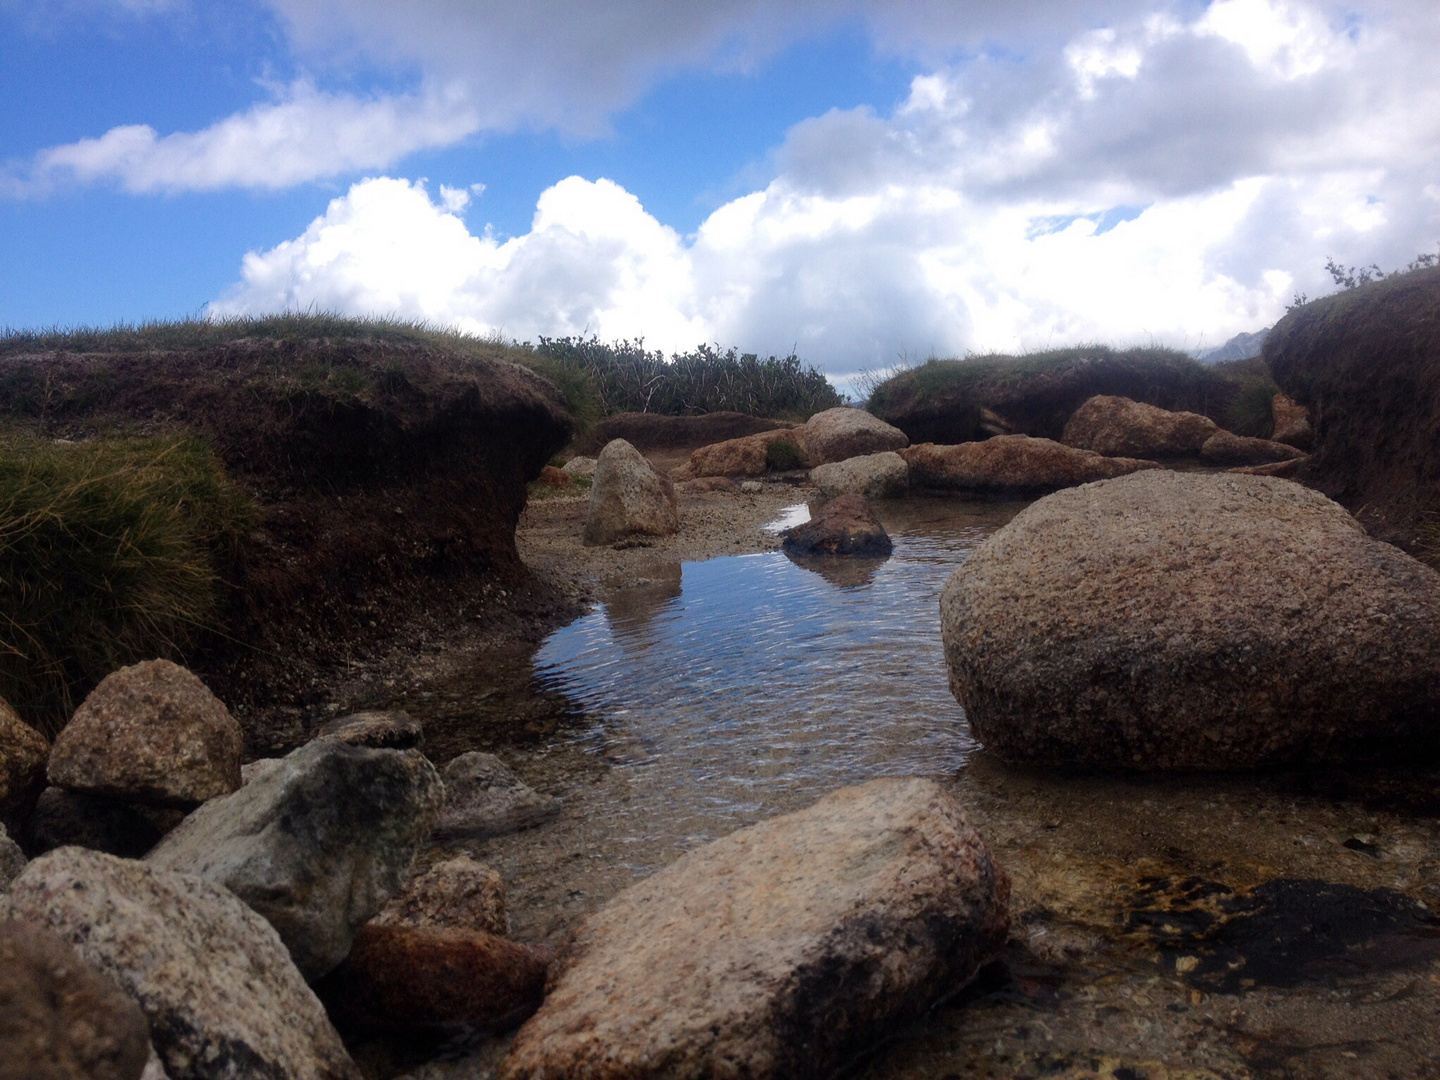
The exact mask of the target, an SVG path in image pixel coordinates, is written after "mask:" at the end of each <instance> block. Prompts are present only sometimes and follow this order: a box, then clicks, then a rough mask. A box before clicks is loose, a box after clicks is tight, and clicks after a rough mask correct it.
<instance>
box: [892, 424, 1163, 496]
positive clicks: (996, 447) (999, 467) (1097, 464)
mask: <svg viewBox="0 0 1440 1080" xmlns="http://www.w3.org/2000/svg"><path fill="white" fill-rule="evenodd" d="M899 454H900V456H901V457H902V458H904V459H905V461H906V462H907V463H908V464H909V466H910V486H911V487H928V488H938V489H941V490H949V491H971V492H976V493H981V494H995V495H1025V494H1037V493H1040V492H1045V491H1057V490H1059V489H1060V488H1067V487H1074V486H1075V485H1077V484H1088V483H1091V482H1092V481H1095V480H1106V479H1109V478H1110V477H1113V476H1123V475H1125V474H1126V473H1132V472H1139V471H1140V470H1142V469H1158V468H1160V466H1159V465H1157V464H1155V462H1153V461H1137V460H1134V459H1132V458H1123V457H1106V456H1104V455H1103V454H1097V453H1095V451H1093V450H1077V449H1076V448H1075V447H1073V446H1066V445H1064V444H1063V443H1058V442H1053V441H1052V440H1050V439H1032V438H1031V437H1030V436H1028V435H997V436H996V437H995V438H993V439H986V440H985V441H984V442H970V443H956V444H955V445H953V446H941V445H937V444H936V443H921V444H920V445H919V446H911V447H908V448H907V449H904V450H901V451H899Z"/></svg>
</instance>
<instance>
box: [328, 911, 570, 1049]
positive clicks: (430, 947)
mask: <svg viewBox="0 0 1440 1080" xmlns="http://www.w3.org/2000/svg"><path fill="white" fill-rule="evenodd" d="M549 963H550V954H549V952H548V951H547V950H543V949H537V948H532V947H530V946H527V945H521V944H519V943H518V942H514V941H507V940H506V939H504V938H502V937H497V936H496V935H494V934H488V933H486V932H485V931H483V930H451V929H442V928H439V927H433V926H409V925H399V924H380V923H374V922H372V923H367V924H366V925H365V926H363V927H361V928H360V932H359V933H358V934H356V935H355V946H354V948H352V949H351V950H350V955H349V956H348V957H347V958H346V959H345V962H344V963H343V964H341V965H340V967H339V968H337V969H336V970H335V972H334V973H333V974H332V975H331V976H330V977H329V978H328V979H326V981H325V983H324V985H323V986H322V987H321V993H322V994H323V995H324V997H325V999H326V1002H327V1003H328V1004H329V1007H330V1009H331V1011H332V1013H334V1014H335V1015H337V1016H338V1017H340V1018H341V1020H342V1021H343V1022H345V1023H348V1024H353V1025H360V1026H366V1027H376V1028H383V1029H386V1030H390V1031H407V1030H414V1029H417V1028H419V1029H423V1028H445V1027H450V1026H456V1025H461V1024H464V1025H469V1026H470V1027H472V1028H477V1029H479V1030H481V1031H504V1030H506V1029H508V1028H512V1027H514V1026H515V1025H516V1024H518V1023H520V1022H521V1021H522V1020H524V1019H525V1018H526V1017H528V1016H530V1015H531V1014H532V1013H533V1012H534V1011H535V1010H536V1009H537V1008H538V1007H539V1005H540V1001H541V999H542V998H543V997H544V995H545V974H546V971H547V969H548V967H549Z"/></svg>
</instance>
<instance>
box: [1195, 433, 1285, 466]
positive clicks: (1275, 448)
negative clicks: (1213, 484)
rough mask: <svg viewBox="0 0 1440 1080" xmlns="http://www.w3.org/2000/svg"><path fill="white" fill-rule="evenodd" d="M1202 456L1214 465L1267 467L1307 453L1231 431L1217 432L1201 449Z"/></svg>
mask: <svg viewBox="0 0 1440 1080" xmlns="http://www.w3.org/2000/svg"><path fill="white" fill-rule="evenodd" d="M1200 456H1201V457H1202V458H1204V459H1205V460H1206V461H1208V462H1210V463H1211V464H1213V465H1267V464H1270V463H1271V462H1276V461H1294V460H1296V459H1297V458H1302V457H1304V456H1305V452H1304V451H1303V450H1297V449H1295V447H1293V446H1287V445H1286V444H1285V443H1281V442H1271V441H1270V440H1269V439H1252V438H1249V437H1247V436H1244V435H1235V434H1233V433H1231V432H1229V431H1217V432H1216V433H1215V434H1214V435H1211V436H1210V438H1208V439H1206V440H1205V445H1204V446H1202V447H1200Z"/></svg>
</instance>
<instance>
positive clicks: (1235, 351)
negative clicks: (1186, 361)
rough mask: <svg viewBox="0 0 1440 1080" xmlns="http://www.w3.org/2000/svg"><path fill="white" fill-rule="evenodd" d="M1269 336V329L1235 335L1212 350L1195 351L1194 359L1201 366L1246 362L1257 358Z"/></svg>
mask: <svg viewBox="0 0 1440 1080" xmlns="http://www.w3.org/2000/svg"><path fill="white" fill-rule="evenodd" d="M1269 336H1270V327H1268V326H1267V327H1266V328H1265V329H1264V330H1255V331H1253V332H1252V333H1249V334H1236V335H1235V336H1234V337H1232V338H1231V339H1230V340H1229V341H1227V342H1225V344H1224V345H1216V346H1215V347H1214V348H1213V349H1197V350H1196V351H1195V354H1194V355H1195V359H1196V360H1199V361H1200V362H1201V363H1202V364H1223V363H1225V361H1227V360H1247V359H1249V358H1250V357H1252V356H1259V355H1260V350H1261V349H1262V348H1263V347H1264V345H1265V339H1266V338H1267V337H1269Z"/></svg>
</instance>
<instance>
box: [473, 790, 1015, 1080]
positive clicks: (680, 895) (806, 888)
mask: <svg viewBox="0 0 1440 1080" xmlns="http://www.w3.org/2000/svg"><path fill="white" fill-rule="evenodd" d="M1009 891H1010V890H1009V879H1008V878H1007V877H1006V875H1005V872H1004V870H1002V869H1001V868H1000V867H999V866H998V865H997V864H996V863H995V862H994V860H993V859H992V858H991V855H990V852H989V850H988V849H987V848H986V846H985V842H984V841H983V840H982V839H981V838H980V836H979V834H978V833H976V831H975V829H974V828H973V827H972V826H971V825H970V823H969V821H968V819H967V818H966V816H965V813H964V811H963V809H962V808H961V806H960V805H959V803H958V802H957V801H956V800H955V798H954V797H953V796H952V795H950V794H949V793H948V792H947V791H946V790H945V789H944V788H942V787H941V786H940V785H939V784H937V783H935V782H934V781H931V780H919V779H883V780H875V781H872V782H870V783H868V784H864V785H861V786H859V787H851V788H845V789H843V790H841V791H837V792H835V793H833V794H831V795H828V796H826V797H825V798H824V799H821V800H820V801H819V802H818V803H816V804H815V805H813V806H811V807H809V808H807V809H805V810H801V811H799V812H798V813H794V814H787V815H785V816H783V817H777V818H774V819H772V820H770V821H765V822H762V823H760V824H759V825H754V826H751V827H750V828H747V829H741V830H740V831H739V832H736V833H732V834H731V835H730V836H727V837H725V838H723V839H721V840H716V841H714V842H713V843H710V844H707V845H705V846H704V847H702V848H698V849H696V850H694V851H692V852H690V853H689V854H687V855H684V856H682V857H681V858H680V859H678V860H677V861H676V862H674V863H672V864H670V865H669V866H667V867H666V868H665V869H663V870H661V871H659V872H658V873H656V874H654V875H652V876H651V877H649V878H647V879H645V880H643V881H640V882H638V883H636V884H635V885H632V886H630V887H629V888H628V889H626V890H624V891H623V892H621V893H620V894H619V895H617V896H616V897H615V898H614V899H612V900H611V901H610V902H609V903H608V904H607V905H606V906H605V907H604V908H603V909H601V910H600V911H599V912H597V913H595V914H594V915H591V916H589V917H588V918H587V919H586V920H585V922H584V923H583V924H582V925H581V927H580V928H579V930H578V932H577V934H576V938H575V942H574V945H573V946H572V948H571V950H570V951H569V953H568V963H567V966H566V967H565V969H564V970H562V971H561V972H560V973H559V974H558V975H557V976H552V978H551V984H550V992H549V994H548V996H547V997H546V999H545V1003H544V1004H543V1005H542V1006H541V1008H540V1011H539V1012H538V1013H536V1014H535V1016H534V1017H532V1018H531V1019H530V1021H529V1022H528V1023H526V1025H525V1026H524V1027H523V1028H521V1030H520V1033H519V1034H518V1035H517V1036H516V1037H515V1042H514V1045H513V1047H512V1049H511V1052H510V1056H509V1058H507V1059H506V1061H505V1063H504V1066H503V1067H502V1069H501V1076H502V1077H503V1078H504V1080H539V1078H541V1077H546V1078H548V1077H561V1076H563V1077H567V1078H571V1080H620V1078H629V1077H641V1076H673V1077H719V1076H734V1077H747V1078H750V1080H768V1078H776V1080H779V1078H786V1080H790V1078H794V1080H806V1078H810V1077H820V1076H829V1075H831V1074H832V1073H833V1072H834V1071H835V1069H836V1068H837V1067H838V1066H839V1065H841V1064H842V1063H843V1062H844V1061H845V1060H846V1059H847V1057H848V1055H849V1054H850V1053H852V1052H853V1051H855V1050H856V1049H858V1048H859V1047H862V1046H867V1045H872V1044H873V1042H874V1041H875V1039H876V1038H878V1037H879V1034H880V1033H881V1032H885V1031H894V1030H896V1027H897V1025H899V1024H901V1023H904V1022H905V1021H906V1020H908V1019H910V1018H912V1017H914V1016H917V1015H919V1014H920V1013H922V1012H923V1011H924V1010H925V1009H927V1008H928V1007H929V1006H930V1005H932V1004H933V1003H934V1002H935V1001H937V1000H939V999H940V998H941V997H943V996H944V995H945V994H947V993H949V992H951V991H952V990H954V989H956V988H957V987H959V986H960V985H961V984H963V983H964V982H965V981H966V980H967V979H969V978H970V977H971V976H972V975H974V974H975V972H976V971H977V970H978V969H979V967H980V966H981V965H982V964H984V963H985V962H987V961H988V960H990V959H991V958H993V957H994V956H995V955H996V954H997V953H998V952H999V950H1000V948H1001V947H1002V946H1003V945H1004V942H1005V938H1006V934H1007V932H1008V930H1009V925H1010V914H1009Z"/></svg>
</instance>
